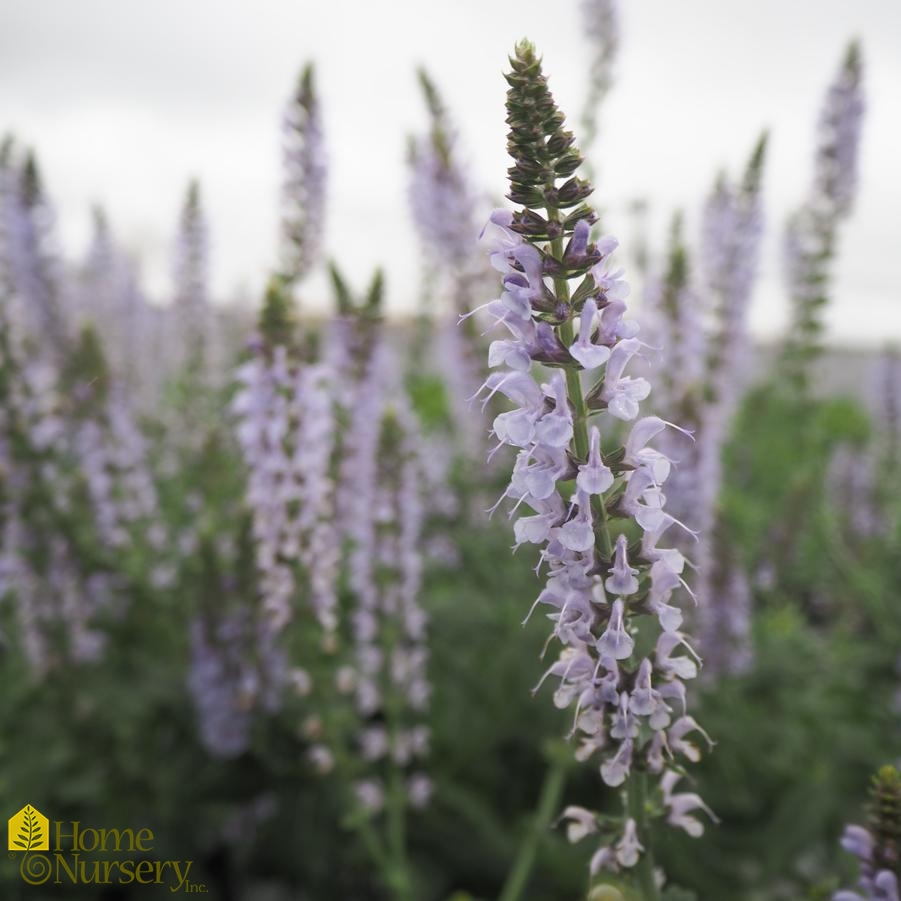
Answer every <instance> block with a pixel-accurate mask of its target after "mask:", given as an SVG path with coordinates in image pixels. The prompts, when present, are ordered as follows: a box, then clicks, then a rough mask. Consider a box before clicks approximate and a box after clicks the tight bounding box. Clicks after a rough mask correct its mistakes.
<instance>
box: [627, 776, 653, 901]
mask: <svg viewBox="0 0 901 901" xmlns="http://www.w3.org/2000/svg"><path fill="white" fill-rule="evenodd" d="M647 793H648V776H647V773H645V772H642V771H639V770H635V771H633V773H632V775H631V776H630V777H629V781H628V783H627V785H626V797H627V800H626V809H627V810H628V812H629V816H630V817H631V818H632V819H633V820H635V825H636V827H637V831H638V840H639V841H640V842H641V843H642V844H643V845H644V853H643V854H642V855H641V857H640V858H639V859H638V863H637V864H636V865H635V869H634V871H633V872H634V874H635V882H636V885H637V888H638V890H639V892H640V893H641V899H642V901H658V899H659V898H660V894H659V893H658V891H657V883H656V882H655V881H654V854H653V852H652V850H651V836H650V833H649V832H648V823H647Z"/></svg>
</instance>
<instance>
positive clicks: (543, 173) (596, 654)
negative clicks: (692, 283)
mask: <svg viewBox="0 0 901 901" xmlns="http://www.w3.org/2000/svg"><path fill="white" fill-rule="evenodd" d="M511 64H512V72H510V73H509V74H508V75H507V80H508V82H509V84H510V89H509V91H508V95H507V110H508V117H507V122H508V124H509V126H510V134H509V141H508V147H509V151H510V154H511V155H512V156H513V158H514V165H513V167H512V168H511V169H510V194H509V197H510V199H511V200H513V201H514V202H515V203H517V204H519V205H520V206H521V207H522V209H520V210H518V211H517V212H515V213H513V214H510V213H506V212H501V211H499V212H496V213H495V214H493V215H492V217H491V220H490V222H489V224H488V225H487V226H486V229H485V231H484V233H483V241H484V243H485V245H486V249H487V250H488V252H489V254H490V256H491V261H492V265H493V266H494V267H495V268H496V269H498V271H500V272H501V274H502V281H503V293H502V296H501V297H500V299H498V300H496V301H494V302H493V303H491V304H489V307H488V310H489V312H490V313H491V314H492V315H493V316H494V318H495V319H496V320H497V322H498V324H499V325H503V326H504V327H505V328H506V330H507V332H508V333H509V336H510V337H508V338H506V339H502V340H503V344H502V346H501V348H502V349H501V350H496V351H495V352H494V353H493V354H492V363H493V364H494V368H495V369H496V371H495V372H493V373H492V374H491V375H490V376H489V377H488V379H487V380H486V381H485V384H484V386H483V392H484V393H485V394H487V395H488V396H492V395H496V394H500V395H503V396H504V397H506V398H507V399H508V400H509V401H511V402H512V403H513V404H514V405H515V406H514V408H513V409H512V410H509V411H507V412H504V413H501V414H500V415H498V416H497V418H496V419H495V422H494V430H493V431H494V435H495V437H496V438H497V440H498V442H499V443H500V444H502V445H508V446H511V447H513V448H514V449H516V451H517V453H518V456H517V461H516V465H515V467H514V476H513V480H512V481H511V484H510V487H509V488H508V490H507V496H509V497H510V498H511V499H513V500H514V501H515V503H516V508H515V510H516V511H517V512H518V517H519V518H518V519H517V522H516V526H515V532H516V537H517V542H530V543H533V544H536V545H537V546H538V547H539V549H540V559H541V570H542V571H543V572H544V573H545V578H546V585H545V588H544V589H543V591H542V592H541V593H540V595H539V597H538V599H537V601H536V606H538V607H543V608H545V609H546V610H547V611H548V618H549V619H550V621H551V623H552V632H553V636H554V637H555V638H556V639H557V640H558V641H559V642H560V643H561V644H562V645H563V648H562V650H561V652H560V656H559V658H558V660H557V662H556V663H554V664H553V665H552V666H551V667H550V669H549V670H548V673H547V676H554V677H556V678H557V679H558V680H559V685H558V688H557V690H556V691H555V693H554V702H555V704H557V706H560V707H571V708H572V709H573V732H574V733H575V734H577V735H579V736H580V738H581V741H582V745H581V747H580V749H579V751H578V752H577V756H578V757H579V759H582V760H591V761H592V762H594V763H595V765H596V766H598V768H599V771H600V775H601V778H602V780H603V781H604V782H605V783H606V784H607V785H609V786H611V787H620V786H624V787H625V790H626V793H627V796H630V797H631V798H632V801H631V802H630V804H629V806H628V810H629V811H640V815H639V814H638V813H634V814H632V815H630V816H629V817H628V818H626V819H625V820H624V821H623V822H622V825H621V828H620V829H619V830H615V831H611V829H610V828H609V826H604V827H600V826H599V827H598V832H599V836H598V837H599V839H600V841H601V842H602V845H601V849H600V850H599V852H598V854H597V855H595V858H594V860H593V862H592V868H593V869H597V868H599V867H601V866H608V867H613V868H618V867H624V868H631V867H633V866H635V865H636V864H638V863H639V862H641V863H642V865H641V867H639V873H640V874H639V876H638V877H637V878H639V880H640V881H641V882H642V884H645V882H646V880H648V879H652V878H653V877H652V875H651V873H652V870H651V868H650V855H649V848H650V846H649V834H648V832H647V828H648V827H647V822H646V818H645V800H644V797H645V796H644V792H645V791H646V780H647V775H648V774H649V773H650V774H651V775H653V776H655V777H660V778H664V777H666V774H667V773H669V772H678V769H677V767H678V766H680V758H682V759H684V760H689V761H692V760H694V759H696V757H697V755H698V749H697V746H696V745H695V744H693V743H692V742H691V741H690V740H689V738H690V737H693V736H694V735H700V736H701V738H702V740H703V741H706V740H707V739H706V736H705V735H704V733H703V732H702V731H701V730H700V727H699V726H698V725H697V723H696V722H695V721H694V720H693V719H692V718H691V717H689V716H687V715H686V714H685V687H684V684H683V682H684V680H687V679H691V678H693V677H694V676H695V675H696V674H697V663H696V661H695V655H694V652H693V650H692V648H691V640H690V638H689V637H688V636H687V635H686V634H684V633H683V632H681V631H677V628H678V617H674V616H673V615H672V613H671V612H670V610H673V609H675V608H671V607H670V605H669V603H668V602H669V600H670V598H671V596H672V594H673V592H674V591H675V590H676V589H677V588H678V587H679V585H680V584H681V576H680V573H681V571H682V567H683V565H684V559H683V557H682V555H681V553H679V552H678V551H675V550H666V549H661V548H657V542H658V540H659V538H660V536H661V535H662V534H663V532H664V531H666V530H667V529H668V528H669V527H671V526H672V525H673V520H672V518H671V517H670V516H669V515H668V514H667V513H666V512H665V496H664V494H663V491H662V487H663V483H664V482H665V480H666V478H667V476H668V475H669V472H670V468H671V467H670V461H669V460H667V459H666V457H665V456H664V455H663V454H661V453H660V452H657V451H655V450H653V449H652V448H649V447H648V442H649V441H650V439H651V438H653V437H654V436H655V435H657V434H659V433H660V431H662V430H664V429H665V428H667V427H668V426H667V425H666V423H665V422H663V420H661V419H658V418H656V417H651V418H648V417H645V418H641V417H640V404H641V402H642V401H643V400H645V399H646V398H647V396H648V394H649V392H650V385H649V383H648V382H647V381H646V380H645V379H644V378H642V377H636V376H631V375H629V374H627V369H628V366H629V364H630V363H631V362H632V360H633V359H634V358H635V357H636V356H638V355H639V354H640V353H641V351H642V347H643V345H642V343H641V341H640V340H639V339H638V338H637V337H636V334H637V326H636V324H635V323H634V322H632V321H630V320H628V319H626V318H625V303H624V302H623V298H624V297H625V296H626V295H627V294H628V288H627V286H626V283H625V282H624V281H623V278H622V273H621V272H620V271H619V270H616V269H614V267H613V266H612V265H611V264H610V260H609V255H610V253H611V252H612V250H613V249H614V248H615V246H616V242H615V241H613V240H610V239H602V240H601V241H600V242H593V241H591V240H590V235H589V229H590V225H591V223H592V222H593V221H594V219H595V216H594V213H593V212H592V210H591V208H590V207H588V206H587V205H586V204H584V202H583V201H584V200H585V199H586V198H587V197H588V196H589V194H590V193H591V190H592V188H591V186H590V185H589V184H588V183H587V182H586V181H583V180H582V179H580V178H579V177H578V176H576V175H575V174H574V173H575V171H576V169H577V168H578V166H579V164H580V162H581V157H580V155H579V152H578V150H577V149H576V148H575V147H574V144H573V137H572V135H571V134H569V133H568V132H566V131H565V130H564V129H563V116H562V114H561V113H560V112H559V110H558V109H557V107H556V104H555V103H554V100H553V98H552V97H551V95H550V92H549V91H548V88H547V82H546V79H545V77H544V75H543V74H542V72H541V66H540V62H539V60H538V58H537V57H536V56H535V52H534V49H533V48H532V46H531V45H530V44H528V43H523V44H520V45H519V46H518V47H517V48H516V54H515V56H514V57H513V58H512V59H511ZM561 179H565V181H564V182H563V184H558V182H559V181H560V180H561ZM586 308H587V310H588V312H587V313H586V312H585V310H586ZM537 364H544V365H543V366H539V365H537ZM623 429H625V430H627V433H628V430H631V435H630V437H629V438H628V439H627V440H626V444H625V447H620V448H618V449H614V448H613V447H612V446H609V445H610V444H611V439H612V438H613V436H614V435H617V434H620V433H621V431H622V430H623ZM602 438H603V439H604V442H606V443H607V445H608V446H605V445H604V443H602V441H601V439H602ZM627 457H628V462H627V459H626V458H627ZM529 511H531V512H529ZM642 536H644V538H643V539H642ZM652 583H653V585H652ZM652 604H653V606H654V609H652V608H651V605H652ZM655 636H656V647H655ZM542 681H543V680H542ZM667 784H668V783H667ZM660 791H661V797H662V795H663V791H664V790H663V787H662V786H661V789H660ZM636 798H640V799H641V800H640V802H639V801H637V800H636ZM676 824H677V825H682V826H683V828H685V825H686V824H685V823H683V822H681V821H680V820H679V818H678V817H677V818H676ZM693 829H694V826H693V824H691V828H690V829H689V830H688V831H692V830H693Z"/></svg>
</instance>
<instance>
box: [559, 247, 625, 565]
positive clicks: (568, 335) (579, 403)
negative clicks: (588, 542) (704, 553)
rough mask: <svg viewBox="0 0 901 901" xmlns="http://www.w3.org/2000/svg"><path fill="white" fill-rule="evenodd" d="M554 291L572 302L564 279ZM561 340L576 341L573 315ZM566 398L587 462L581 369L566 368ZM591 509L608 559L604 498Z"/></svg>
mask: <svg viewBox="0 0 901 901" xmlns="http://www.w3.org/2000/svg"><path fill="white" fill-rule="evenodd" d="M551 252H552V253H553V255H554V256H555V257H556V258H557V259H558V260H561V259H563V242H562V241H561V239H560V238H557V239H555V240H554V241H552V242H551ZM554 292H555V293H556V295H557V297H558V298H559V299H560V300H564V301H567V302H569V285H568V284H567V282H566V279H565V278H555V279H554ZM559 333H560V340H561V341H562V342H563V345H564V346H565V347H569V346H570V345H571V344H572V343H573V339H574V338H575V332H574V330H573V320H572V315H570V317H569V318H568V319H567V320H566V321H565V322H563V323H561V324H560V326H559ZM564 372H565V375H566V395H567V397H568V398H569V402H570V404H571V405H572V408H573V443H574V445H575V449H576V454H577V455H578V457H579V459H580V460H587V459H588V448H589V443H588V405H587V404H586V403H585V393H584V391H583V390H582V379H581V377H580V376H579V370H578V369H575V368H573V367H570V366H567V367H566V368H565V370H564ZM591 502H592V503H591V507H592V509H593V510H594V511H595V513H596V514H598V516H599V517H600V521H601V529H600V538H601V547H602V549H603V551H604V554H605V555H606V556H607V557H612V556H613V539H612V538H611V537H610V527H609V525H608V522H607V518H608V517H607V507H606V506H605V505H604V499H603V498H601V497H592V499H591Z"/></svg>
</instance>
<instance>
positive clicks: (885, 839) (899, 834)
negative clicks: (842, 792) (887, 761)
mask: <svg viewBox="0 0 901 901" xmlns="http://www.w3.org/2000/svg"><path fill="white" fill-rule="evenodd" d="M841 845H842V848H844V849H845V851H847V852H849V853H850V854H853V855H854V856H855V857H856V858H857V859H858V861H859V863H860V879H859V880H858V883H857V890H856V891H848V890H844V891H840V892H837V893H836V894H834V895H833V896H832V898H833V901H898V899H899V882H898V878H899V875H901V777H899V775H898V771H897V770H896V769H895V768H894V767H891V766H886V767H882V769H880V770H879V772H878V773H877V774H876V775H875V776H874V777H873V788H872V803H871V805H870V817H869V823H868V825H867V827H863V826H857V825H849V826H846V827H845V832H844V835H843V836H842V839H841Z"/></svg>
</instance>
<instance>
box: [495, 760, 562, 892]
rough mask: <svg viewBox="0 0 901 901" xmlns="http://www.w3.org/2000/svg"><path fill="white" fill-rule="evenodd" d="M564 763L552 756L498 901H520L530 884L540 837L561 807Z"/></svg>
mask: <svg viewBox="0 0 901 901" xmlns="http://www.w3.org/2000/svg"><path fill="white" fill-rule="evenodd" d="M566 770H567V762H566V760H565V759H564V758H563V755H562V754H559V753H558V754H555V755H554V758H553V762H552V763H551V764H550V765H549V766H548V768H547V772H546V773H545V776H544V783H543V785H542V786H541V794H540V795H539V798H538V807H537V808H536V810H535V816H534V817H533V819H532V822H531V824H530V828H529V830H528V832H527V833H526V836H525V838H524V839H523V842H522V844H521V845H520V846H519V851H518V853H517V855H516V860H514V862H513V866H512V867H511V869H510V872H509V873H508V874H507V879H506V881H505V882H504V887H503V889H502V890H501V893H500V895H499V896H498V901H519V899H520V898H521V897H522V893H523V891H524V889H525V887H526V885H527V884H528V882H529V877H530V876H531V874H532V869H533V867H534V866H535V855H536V854H537V853H538V846H539V843H540V842H541V839H542V837H543V836H544V834H545V832H546V831H547V829H548V827H549V826H550V823H551V819H552V818H553V816H554V812H555V811H556V810H557V808H558V806H559V805H560V797H561V795H562V794H563V786H564V784H565V782H566Z"/></svg>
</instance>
